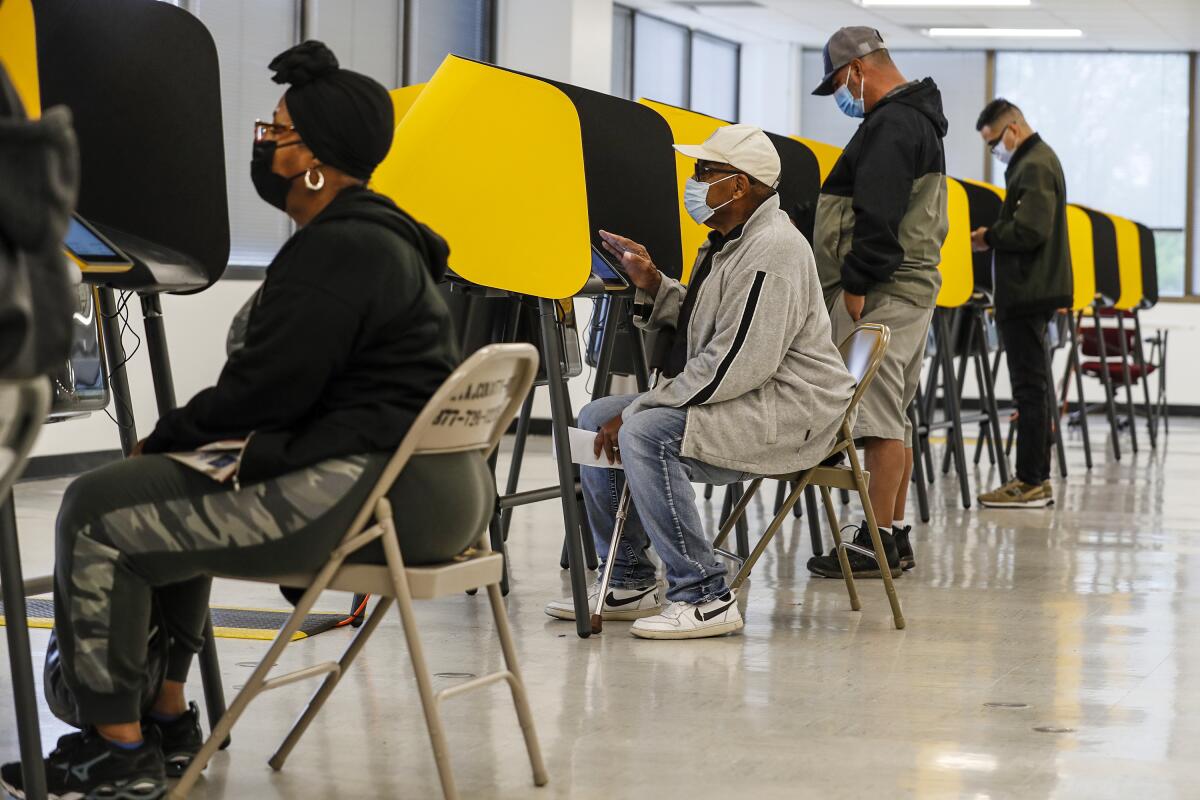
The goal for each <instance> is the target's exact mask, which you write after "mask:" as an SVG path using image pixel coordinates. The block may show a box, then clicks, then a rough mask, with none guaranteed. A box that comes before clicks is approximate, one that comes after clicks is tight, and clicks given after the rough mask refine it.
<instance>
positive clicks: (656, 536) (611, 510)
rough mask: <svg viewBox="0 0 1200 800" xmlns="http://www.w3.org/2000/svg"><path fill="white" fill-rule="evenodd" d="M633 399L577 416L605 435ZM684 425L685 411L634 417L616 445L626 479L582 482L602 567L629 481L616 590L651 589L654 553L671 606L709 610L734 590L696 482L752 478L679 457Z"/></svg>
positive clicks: (600, 471) (598, 404)
mask: <svg viewBox="0 0 1200 800" xmlns="http://www.w3.org/2000/svg"><path fill="white" fill-rule="evenodd" d="M635 397H636V395H625V396H622V397H604V398H601V399H599V400H595V401H593V402H591V403H589V404H588V405H587V406H585V407H584V409H583V411H581V412H580V414H579V427H580V428H583V429H584V430H589V431H597V430H599V429H600V427H601V426H602V425H604V423H606V422H608V421H609V420H610V419H612V418H613V417H615V416H617V415H619V414H620V413H621V412H622V411H623V410H624V409H625V407H626V406H628V405H629V404H630V403H632V402H633V401H634V399H635ZM686 423H687V412H686V411H685V410H684V409H681V408H651V409H647V410H645V411H642V412H640V413H637V414H634V415H633V416H632V417H630V418H629V420H628V421H627V422H626V423H625V424H624V425H622V426H621V432H620V434H619V435H618V437H617V438H618V442H619V443H620V446H621V463H622V465H623V466H624V467H625V470H624V472H622V471H621V470H616V469H604V468H601V467H581V468H580V480H581V482H582V484H583V501H584V506H585V507H586V508H587V515H588V523H589V524H590V526H591V529H592V536H593V537H594V538H595V540H596V552H597V554H598V555H599V556H600V558H601V560H602V561H605V560H607V559H608V557H609V544H610V542H611V540H612V534H613V526H614V524H615V522H616V515H617V505H618V504H619V502H620V498H621V489H622V486H623V481H624V480H625V478H626V477H628V478H629V481H630V483H629V489H630V495H631V498H632V500H633V502H632V504H631V509H630V512H629V517H628V519H627V520H626V522H625V531H624V533H623V534H622V536H621V546H620V548H619V549H618V552H617V554H616V559H617V561H616V563H615V564H614V565H613V574H612V581H611V583H610V585H611V586H614V587H618V588H622V589H646V588H649V587H651V586H653V585H654V583H655V580H656V578H655V570H654V564H653V563H652V562H651V561H650V559H649V557H648V556H647V553H646V549H647V548H648V547H650V546H651V545H653V546H654V550H655V552H657V553H658V556H659V558H661V559H662V562H663V566H664V567H665V570H666V577H667V599H668V600H672V601H677V602H685V603H707V602H709V601H710V600H714V599H716V598H718V597H720V596H721V595H723V594H725V593H726V592H727V591H729V588H728V586H726V584H725V574H726V569H725V565H724V564H723V563H721V562H720V561H718V560H717V557H716V554H714V553H713V549H712V545H711V544H710V543H709V541H708V537H707V536H706V535H705V533H704V524H703V523H702V522H701V520H700V514H699V512H698V511H697V510H696V492H695V490H694V489H693V488H692V482H693V481H695V482H696V483H711V484H715V485H725V484H729V483H737V482H739V481H744V480H749V479H750V478H751V476H748V475H746V474H744V473H741V472H735V471H733V470H728V469H722V468H721V467H714V466H712V465H711V464H704V463H701V462H699V461H696V460H695V459H691V458H684V457H682V456H681V455H680V454H679V449H680V447H681V445H682V443H683V430H684V426H685V425H686ZM601 568H602V569H603V567H601Z"/></svg>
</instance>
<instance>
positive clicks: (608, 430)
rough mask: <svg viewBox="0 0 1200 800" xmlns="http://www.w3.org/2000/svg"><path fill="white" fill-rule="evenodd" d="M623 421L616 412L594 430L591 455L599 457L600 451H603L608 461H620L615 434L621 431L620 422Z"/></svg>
mask: <svg viewBox="0 0 1200 800" xmlns="http://www.w3.org/2000/svg"><path fill="white" fill-rule="evenodd" d="M623 422H624V420H622V419H621V415H620V414H617V415H616V416H615V417H613V418H612V419H610V420H609V421H608V422H606V423H604V425H602V426H601V427H600V430H598V431H597V432H596V443H595V448H594V450H593V451H592V455H594V456H595V457H596V458H599V457H600V453H601V452H603V453H604V455H606V456H608V463H610V464H618V463H620V461H621V446H620V445H619V444H617V434H619V433H620V432H621V424H622V423H623Z"/></svg>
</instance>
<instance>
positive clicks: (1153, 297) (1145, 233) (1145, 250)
mask: <svg viewBox="0 0 1200 800" xmlns="http://www.w3.org/2000/svg"><path fill="white" fill-rule="evenodd" d="M1134 225H1136V226H1137V229H1138V249H1139V250H1140V251H1141V255H1142V303H1141V308H1153V307H1154V306H1156V305H1158V252H1157V250H1156V248H1155V246H1154V231H1153V230H1151V229H1150V228H1149V227H1147V226H1146V225H1143V224H1142V223H1140V222H1135V223H1134Z"/></svg>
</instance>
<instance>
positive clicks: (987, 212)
mask: <svg viewBox="0 0 1200 800" xmlns="http://www.w3.org/2000/svg"><path fill="white" fill-rule="evenodd" d="M960 183H961V184H962V186H963V189H964V190H966V193H967V208H968V212H969V214H970V218H971V230H976V229H977V228H990V227H992V226H993V225H995V224H996V220H998V219H1000V208H1001V206H1003V205H1004V190H1003V189H1001V188H1000V187H999V186H993V185H992V184H990V183H984V182H983V181H974V180H969V179H964V180H961V181H960ZM971 259H972V262H973V266H974V270H975V290H976V291H982V292H987V293H988V294H991V293H992V291H994V289H995V287H994V286H993V285H992V253H991V251H990V250H983V251H981V252H978V253H973V254H972V256H971Z"/></svg>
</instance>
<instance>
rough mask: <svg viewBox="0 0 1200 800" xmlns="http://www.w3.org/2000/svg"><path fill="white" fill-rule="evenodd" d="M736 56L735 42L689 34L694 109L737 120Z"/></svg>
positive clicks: (704, 35) (737, 54)
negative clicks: (690, 36) (690, 38)
mask: <svg viewBox="0 0 1200 800" xmlns="http://www.w3.org/2000/svg"><path fill="white" fill-rule="evenodd" d="M738 57H739V52H738V46H737V45H736V44H735V43H733V42H727V41H725V40H724V39H718V38H716V37H715V36H708V35H706V34H703V33H693V34H692V96H691V106H692V110H693V111H699V112H700V113H701V114H708V115H710V116H714V117H720V118H721V119H727V120H731V121H732V120H736V119H737V116H738Z"/></svg>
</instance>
